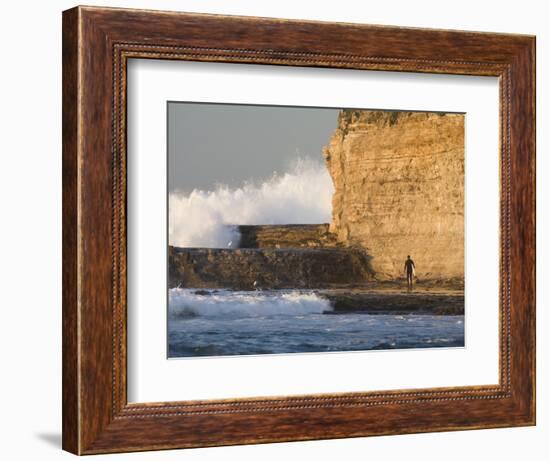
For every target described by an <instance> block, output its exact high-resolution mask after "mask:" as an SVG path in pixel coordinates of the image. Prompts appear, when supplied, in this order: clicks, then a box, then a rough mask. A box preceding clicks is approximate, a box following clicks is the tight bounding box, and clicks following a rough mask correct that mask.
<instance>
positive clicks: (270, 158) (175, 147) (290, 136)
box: [168, 102, 338, 194]
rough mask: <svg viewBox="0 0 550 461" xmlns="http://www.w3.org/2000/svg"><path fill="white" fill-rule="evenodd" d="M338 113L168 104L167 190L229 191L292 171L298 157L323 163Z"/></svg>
mask: <svg viewBox="0 0 550 461" xmlns="http://www.w3.org/2000/svg"><path fill="white" fill-rule="evenodd" d="M337 117H338V109H332V108H328V109H327V108H310V107H287V106H257V105H240V104H210V103H187V102H169V103H168V191H169V193H173V192H178V193H181V194H189V193H190V192H192V191H193V190H194V189H199V190H204V191H211V190H214V189H215V188H216V186H217V185H219V184H223V185H227V186H229V187H230V188H235V187H239V186H241V185H242V184H243V183H244V182H245V181H247V180H250V179H254V180H255V181H264V180H266V179H268V178H270V177H272V176H273V174H274V173H275V172H277V173H279V174H281V173H285V172H287V171H289V170H291V168H292V166H293V164H294V162H295V161H296V159H297V158H298V157H299V158H301V159H303V160H308V159H311V160H314V161H315V162H319V163H322V162H323V156H322V148H323V146H325V145H327V144H328V142H329V139H330V137H331V135H332V133H333V132H334V130H335V129H336V123H337Z"/></svg>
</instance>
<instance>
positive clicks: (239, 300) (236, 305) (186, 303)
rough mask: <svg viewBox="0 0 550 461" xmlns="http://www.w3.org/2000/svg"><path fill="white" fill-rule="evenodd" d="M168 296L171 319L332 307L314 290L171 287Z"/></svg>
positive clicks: (310, 311)
mask: <svg viewBox="0 0 550 461" xmlns="http://www.w3.org/2000/svg"><path fill="white" fill-rule="evenodd" d="M197 291H198V292H199V294H197ZM200 293H202V294H200ZM168 299H169V301H168V312H169V316H170V318H172V319H177V318H186V317H231V318H241V317H265V316H271V315H293V316H298V315H304V314H322V313H323V312H326V311H331V310H332V307H331V305H330V302H329V301H328V300H327V299H324V298H321V297H320V296H318V295H317V294H315V293H313V292H307V291H298V290H289V291H284V290H277V291H229V290H197V289H184V288H171V289H170V290H169V293H168Z"/></svg>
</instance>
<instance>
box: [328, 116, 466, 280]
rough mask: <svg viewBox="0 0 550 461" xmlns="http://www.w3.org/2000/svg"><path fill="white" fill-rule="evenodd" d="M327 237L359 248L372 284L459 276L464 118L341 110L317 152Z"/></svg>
mask: <svg viewBox="0 0 550 461" xmlns="http://www.w3.org/2000/svg"><path fill="white" fill-rule="evenodd" d="M324 156H325V161H326V165H327V167H328V169H329V172H330V175H331V177H332V180H333V182H334V187H335V193H334V196H333V211H332V221H331V224H330V231H331V232H333V233H334V234H336V238H337V240H338V242H339V243H340V244H342V245H345V246H348V247H359V248H364V249H366V250H367V251H368V254H369V255H370V257H372V261H371V264H372V269H373V270H374V271H375V274H376V277H377V278H378V279H391V278H395V277H398V276H401V275H402V274H403V264H404V261H405V258H406V257H407V255H409V254H410V255H411V257H412V259H413V260H414V261H415V264H416V268H417V276H418V277H419V278H421V279H447V278H459V279H461V278H463V276H464V116H463V115H461V114H438V113H415V112H387V111H383V112H382V111H365V110H362V111H356V110H343V111H341V112H340V115H339V118H338V126H337V129H336V131H335V132H334V134H333V136H332V138H331V139H330V142H329V145H328V146H327V147H325V149H324Z"/></svg>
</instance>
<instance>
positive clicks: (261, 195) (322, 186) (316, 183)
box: [168, 160, 334, 248]
mask: <svg viewBox="0 0 550 461" xmlns="http://www.w3.org/2000/svg"><path fill="white" fill-rule="evenodd" d="M333 192H334V186H333V184H332V180H331V178H330V175H329V173H328V170H327V168H326V167H325V166H324V165H323V164H321V163H315V162H312V161H304V160H301V161H298V162H297V163H296V165H295V166H294V167H293V168H292V169H291V171H290V172H287V173H285V174H281V175H278V174H274V175H273V176H272V177H271V178H269V179H267V180H266V181H264V182H262V183H255V182H248V183H246V184H243V185H242V186H241V187H238V188H233V189H231V188H229V187H227V186H225V185H220V186H218V187H217V188H216V189H215V190H213V191H202V190H198V189H195V190H193V191H192V192H191V193H190V194H188V195H184V194H179V193H171V194H170V195H169V220H168V222H169V229H168V234H169V235H168V239H169V243H170V245H174V246H179V247H208V248H228V247H229V248H235V247H237V246H238V244H239V239H240V234H239V231H238V228H237V226H236V225H237V224H319V223H325V222H329V221H330V219H331V212H332V194H333Z"/></svg>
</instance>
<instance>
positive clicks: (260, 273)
mask: <svg viewBox="0 0 550 461" xmlns="http://www.w3.org/2000/svg"><path fill="white" fill-rule="evenodd" d="M168 260H169V262H168V264H169V274H168V280H169V282H168V283H169V286H170V288H173V287H182V288H230V289H238V290H252V289H277V288H330V287H340V286H354V285H355V286H364V285H365V284H366V283H367V282H368V280H369V279H370V277H371V269H370V262H369V257H368V255H367V254H366V253H365V252H363V251H360V250H356V249H351V248H309V249H300V248H285V249H267V248H266V249H237V250H229V249H216V248H176V247H169V252H168Z"/></svg>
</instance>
